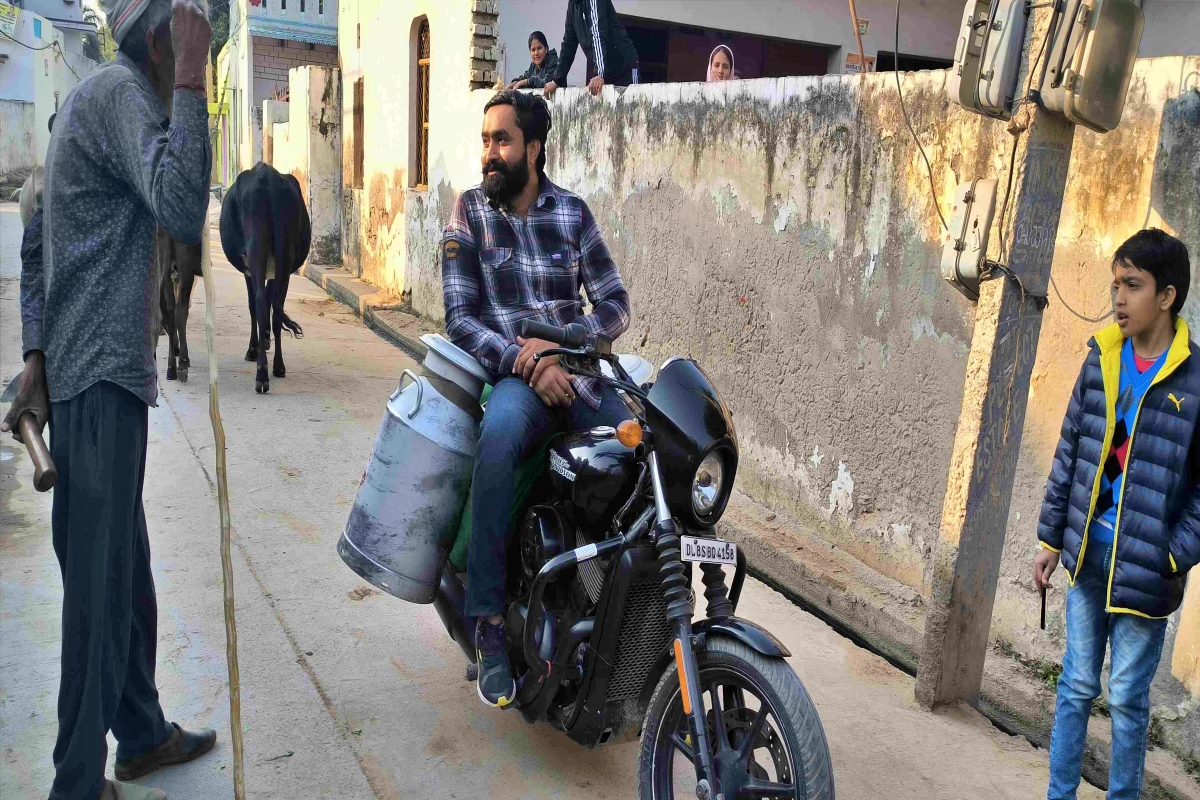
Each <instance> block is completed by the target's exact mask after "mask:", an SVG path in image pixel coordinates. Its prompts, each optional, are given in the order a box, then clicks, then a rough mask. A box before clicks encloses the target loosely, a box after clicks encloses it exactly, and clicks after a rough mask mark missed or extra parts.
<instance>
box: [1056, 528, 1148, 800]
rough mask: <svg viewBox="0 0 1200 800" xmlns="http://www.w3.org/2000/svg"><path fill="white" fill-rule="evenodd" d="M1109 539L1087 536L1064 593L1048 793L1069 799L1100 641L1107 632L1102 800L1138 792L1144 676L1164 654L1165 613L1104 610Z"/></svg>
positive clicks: (1093, 692)
mask: <svg viewBox="0 0 1200 800" xmlns="http://www.w3.org/2000/svg"><path fill="white" fill-rule="evenodd" d="M1111 558H1112V545H1103V544H1100V543H1098V542H1093V543H1092V546H1091V547H1089V548H1087V550H1086V552H1085V553H1084V562H1083V568H1082V569H1081V570H1080V571H1079V577H1078V579H1077V580H1076V581H1075V586H1074V587H1073V588H1071V589H1070V590H1069V591H1068V592H1067V654H1066V657H1065V658H1064V659H1063V672H1062V677H1060V678H1059V679H1058V705H1057V708H1056V710H1055V714H1054V732H1053V734H1051V737H1050V789H1049V792H1048V793H1047V797H1048V798H1049V800H1074V798H1075V790H1076V788H1077V787H1078V786H1079V774H1080V770H1081V769H1082V766H1083V745H1084V742H1085V741H1086V739H1087V722H1088V715H1089V714H1090V713H1091V708H1092V701H1093V700H1094V699H1096V698H1097V697H1099V696H1100V670H1101V668H1102V667H1103V666H1104V648H1105V645H1106V644H1107V643H1108V640H1109V639H1110V638H1111V639H1112V674H1111V675H1110V676H1109V681H1108V711H1109V715H1110V716H1111V717H1112V766H1111V768H1110V769H1109V773H1108V800H1137V798H1138V797H1139V795H1140V794H1141V791H1142V769H1143V767H1144V766H1145V761H1146V735H1147V732H1148V729H1149V727H1150V681H1151V679H1152V678H1153V677H1154V673H1155V671H1156V670H1157V669H1158V660H1159V657H1160V656H1162V648H1163V636H1164V634H1165V633H1166V630H1167V621H1166V620H1165V619H1146V618H1145V617H1139V616H1137V615H1136V614H1109V613H1107V612H1106V611H1105V610H1104V605H1105V598H1106V596H1107V594H1108V572H1109V567H1110V563H1111V562H1110V559H1111Z"/></svg>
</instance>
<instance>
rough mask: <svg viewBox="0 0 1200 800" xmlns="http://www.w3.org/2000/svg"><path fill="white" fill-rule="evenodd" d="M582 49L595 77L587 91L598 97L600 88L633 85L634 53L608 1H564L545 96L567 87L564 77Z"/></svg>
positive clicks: (635, 74) (634, 49) (610, 2)
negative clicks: (555, 55) (562, 26)
mask: <svg viewBox="0 0 1200 800" xmlns="http://www.w3.org/2000/svg"><path fill="white" fill-rule="evenodd" d="M577 47H582V48H583V54H584V56H585V57H586V58H587V62H588V66H589V67H590V68H591V71H592V72H594V73H595V75H596V77H594V78H592V79H591V80H590V81H589V82H588V91H589V92H591V93H592V94H593V95H598V94H600V90H601V89H602V88H604V84H606V83H607V84H611V85H613V86H629V85H630V84H634V83H637V63H638V54H637V49H636V48H634V46H633V42H632V41H631V40H630V38H629V34H628V33H626V32H625V26H624V25H622V24H621V20H619V19H617V10H616V9H615V8H613V4H612V0H567V22H566V29H565V30H564V32H563V41H562V47H560V48H559V54H560V55H559V59H558V71H557V72H556V73H555V74H554V75H553V77H552V79H551V80H550V81H548V82H547V83H546V86H545V94H546V97H550V96H552V95H553V94H554V90H555V89H557V88H558V87H559V86H565V85H566V83H567V73H569V72H570V71H571V65H572V64H574V63H575V50H576V48H577Z"/></svg>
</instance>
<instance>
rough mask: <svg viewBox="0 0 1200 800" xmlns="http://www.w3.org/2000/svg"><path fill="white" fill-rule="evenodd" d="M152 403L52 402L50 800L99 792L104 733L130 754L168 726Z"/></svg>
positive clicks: (102, 398)
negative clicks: (150, 504)
mask: <svg viewBox="0 0 1200 800" xmlns="http://www.w3.org/2000/svg"><path fill="white" fill-rule="evenodd" d="M147 411H148V409H147V407H146V404H145V403H143V402H142V401H141V400H139V399H138V398H137V397H135V396H134V395H133V394H132V393H130V392H128V391H126V390H125V389H122V388H121V387H119V386H117V385H116V384H113V383H108V382H101V383H96V384H93V385H92V386H91V387H90V388H88V389H87V390H85V391H84V392H82V393H81V394H79V395H76V396H75V397H73V398H71V399H70V400H67V401H66V402H62V403H51V404H50V452H51V455H52V456H53V457H54V464H55V466H56V467H57V468H58V485H57V486H55V487H54V510H53V516H52V521H51V526H52V528H53V534H54V552H55V554H56V555H57V556H58V564H59V568H60V569H61V570H62V578H63V615H62V676H61V679H60V683H59V687H58V741H57V743H56V744H55V746H54V770H55V775H54V785H53V787H52V788H51V791H50V798H51V800H95V799H96V798H97V797H98V796H99V794H100V790H101V789H102V788H103V785H104V784H103V781H104V765H105V762H106V760H107V758H108V743H107V741H106V740H105V736H106V735H107V733H108V731H109V730H111V731H112V732H113V735H114V736H115V737H116V739H117V757H118V758H119V759H128V758H132V757H135V756H139V755H142V754H143V753H147V752H149V751H151V750H153V749H154V748H156V747H157V746H158V745H160V744H162V743H163V742H164V741H166V740H167V738H168V737H169V736H170V735H171V733H172V729H171V727H170V726H169V725H168V724H167V722H166V719H165V718H164V716H163V712H162V707H161V706H160V705H159V703H158V689H157V688H156V687H155V685H154V660H155V650H156V646H157V642H158V603H157V600H156V599H155V596H154V578H153V576H152V575H151V574H150V539H149V537H148V535H147V532H146V515H145V513H144V512H143V510H142V482H143V479H144V477H145V472H146V439H147V429H148V420H147Z"/></svg>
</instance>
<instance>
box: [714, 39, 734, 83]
mask: <svg viewBox="0 0 1200 800" xmlns="http://www.w3.org/2000/svg"><path fill="white" fill-rule="evenodd" d="M708 80H709V81H730V80H733V51H732V50H730V49H729V48H728V47H726V46H725V45H723V44H719V45H717V46H716V47H714V48H713V51H712V52H711V53H709V55H708Z"/></svg>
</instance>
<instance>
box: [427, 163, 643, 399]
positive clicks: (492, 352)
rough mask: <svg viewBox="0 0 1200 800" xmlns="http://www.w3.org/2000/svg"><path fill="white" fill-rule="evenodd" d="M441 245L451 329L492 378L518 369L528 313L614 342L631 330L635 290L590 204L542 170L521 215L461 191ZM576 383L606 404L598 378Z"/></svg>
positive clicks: (583, 394) (477, 191) (479, 193)
mask: <svg viewBox="0 0 1200 800" xmlns="http://www.w3.org/2000/svg"><path fill="white" fill-rule="evenodd" d="M441 249H442V294H443V297H444V299H445V303H446V332H447V334H448V335H449V337H450V340H451V341H452V342H454V343H455V344H456V345H458V346H459V347H461V348H462V349H464V350H466V351H467V352H468V353H470V354H471V355H473V356H475V358H477V359H479V361H480V363H482V364H483V366H484V368H485V369H486V370H487V371H488V372H489V373H490V374H491V377H492V382H493V384H494V383H495V382H497V381H499V380H500V379H502V378H504V377H505V376H507V375H510V374H511V373H512V368H513V364H515V363H516V360H517V354H518V353H520V351H521V348H520V346H519V345H517V334H518V332H519V331H520V325H521V322H522V320H527V319H528V320H534V321H535V322H543V323H547V324H550V325H559V326H561V325H566V324H567V323H570V322H578V323H581V324H583V325H585V326H587V328H588V329H589V330H591V331H592V332H593V333H598V334H603V335H604V336H608V337H610V338H612V339H616V338H617V337H618V336H620V335H621V334H622V333H624V332H625V330H626V329H627V328H628V327H629V294H628V293H627V292H626V291H625V284H624V283H622V282H621V274H620V273H619V272H618V271H617V266H616V264H614V263H613V260H612V257H611V256H610V255H609V253H608V247H607V246H605V244H604V238H603V237H602V236H601V235H600V227H599V226H598V225H597V224H596V220H595V219H594V218H593V217H592V212H591V211H590V210H589V209H588V207H587V203H585V202H583V200H581V199H580V198H579V197H577V196H576V195H574V194H571V193H570V192H568V191H566V190H565V189H561V188H559V187H558V186H555V185H554V184H553V183H551V182H550V180H549V179H548V178H546V177H544V176H543V178H542V183H541V193H540V194H539V195H538V199H537V202H536V203H534V204H533V205H532V206H530V208H529V212H528V214H527V215H526V216H525V218H524V219H522V218H520V217H517V216H515V215H513V214H511V213H509V212H507V211H503V210H498V209H495V208H492V207H491V206H490V205H488V202H487V198H486V197H484V194H483V189H482V188H480V187H478V186H476V187H474V188H471V189H468V190H467V191H465V192H463V193H462V195H461V196H460V197H459V198H458V202H457V203H456V204H455V206H454V215H453V216H452V217H451V218H450V224H448V225H447V226H446V230H445V233H444V234H443V235H442V248H441ZM580 288H582V289H584V290H585V291H586V293H587V298H588V301H589V302H590V303H591V305H592V313H590V314H584V313H583V308H584V303H583V299H582V298H581V297H580V291H579V290H580ZM572 382H573V384H574V386H575V392H576V394H578V395H579V397H580V398H581V399H582V400H584V401H585V402H587V403H588V405H590V406H591V407H592V408H599V407H600V389H601V386H600V384H599V382H598V381H596V380H595V379H594V378H587V377H575V378H573V379H572Z"/></svg>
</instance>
